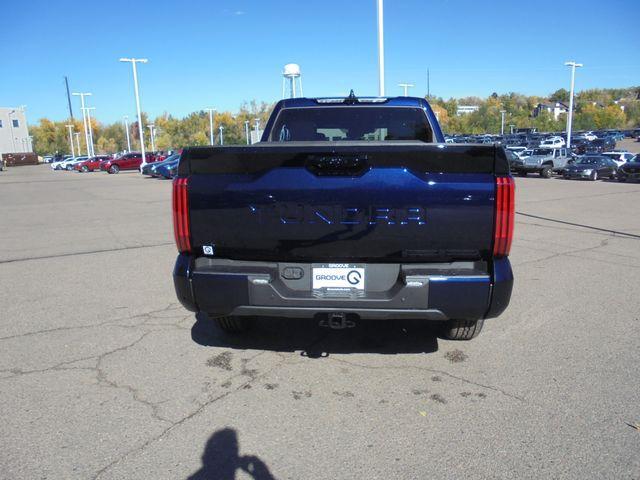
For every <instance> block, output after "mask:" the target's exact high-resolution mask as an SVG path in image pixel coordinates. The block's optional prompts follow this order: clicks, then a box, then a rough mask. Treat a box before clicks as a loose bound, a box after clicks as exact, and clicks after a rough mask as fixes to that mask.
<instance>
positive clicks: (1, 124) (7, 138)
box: [0, 107, 33, 155]
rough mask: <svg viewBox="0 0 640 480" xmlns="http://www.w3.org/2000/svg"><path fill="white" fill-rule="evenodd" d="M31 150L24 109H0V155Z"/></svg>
mask: <svg viewBox="0 0 640 480" xmlns="http://www.w3.org/2000/svg"><path fill="white" fill-rule="evenodd" d="M32 150H33V146H32V144H31V138H30V137H29V128H28V126H27V116H26V114H25V111H24V107H15V108H14V107H0V155H1V154H3V153H17V152H31V151H32Z"/></svg>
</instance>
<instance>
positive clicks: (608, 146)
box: [585, 137, 616, 153]
mask: <svg viewBox="0 0 640 480" xmlns="http://www.w3.org/2000/svg"><path fill="white" fill-rule="evenodd" d="M615 148H616V142H615V140H613V139H612V138H610V137H608V138H596V139H595V140H593V141H591V143H589V144H588V145H586V147H585V153H604V152H610V151H612V150H614V149H615Z"/></svg>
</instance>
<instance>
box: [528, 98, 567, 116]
mask: <svg viewBox="0 0 640 480" xmlns="http://www.w3.org/2000/svg"><path fill="white" fill-rule="evenodd" d="M568 111H569V107H567V106H566V105H565V104H564V103H562V102H555V103H552V104H546V103H539V104H538V105H537V106H536V108H534V109H533V112H532V113H531V116H532V117H533V118H536V117H537V116H538V115H540V114H541V113H542V112H547V113H550V114H551V115H553V119H554V120H558V118H559V117H560V114H566V113H567V112H568Z"/></svg>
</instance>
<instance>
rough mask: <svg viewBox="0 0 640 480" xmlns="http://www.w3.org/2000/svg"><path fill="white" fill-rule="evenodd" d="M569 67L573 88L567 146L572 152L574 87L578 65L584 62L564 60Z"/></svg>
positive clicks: (570, 96) (570, 100)
mask: <svg viewBox="0 0 640 480" xmlns="http://www.w3.org/2000/svg"><path fill="white" fill-rule="evenodd" d="M564 64H565V65H566V66H568V67H571V90H570V92H569V115H567V148H568V149H569V152H571V122H572V121H573V87H574V86H575V81H576V67H582V63H576V62H574V61H571V62H564Z"/></svg>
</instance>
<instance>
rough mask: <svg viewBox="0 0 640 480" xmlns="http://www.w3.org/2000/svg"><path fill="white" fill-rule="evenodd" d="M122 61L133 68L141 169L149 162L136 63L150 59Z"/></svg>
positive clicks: (125, 59) (127, 59) (122, 59)
mask: <svg viewBox="0 0 640 480" xmlns="http://www.w3.org/2000/svg"><path fill="white" fill-rule="evenodd" d="M120 61H121V62H130V63H131V68H132V69H133V91H134V93H135V95H136V110H137V112H138V132H139V135H140V151H141V152H142V164H141V165H140V171H142V167H144V166H145V165H146V163H147V158H146V157H145V154H144V126H143V125H142V111H141V110H140V92H139V91H138V70H137V69H136V63H147V62H148V61H149V60H147V59H146V58H121V59H120Z"/></svg>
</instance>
